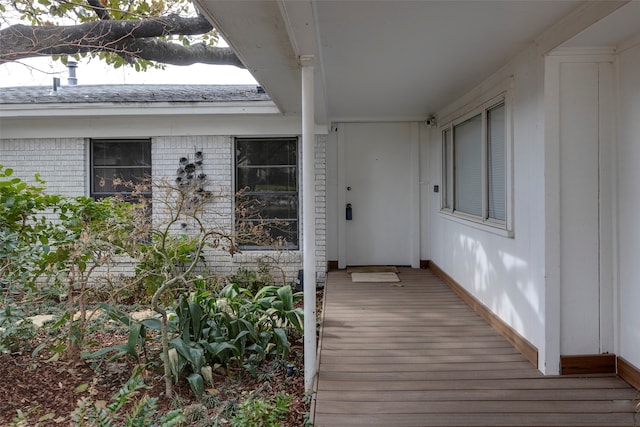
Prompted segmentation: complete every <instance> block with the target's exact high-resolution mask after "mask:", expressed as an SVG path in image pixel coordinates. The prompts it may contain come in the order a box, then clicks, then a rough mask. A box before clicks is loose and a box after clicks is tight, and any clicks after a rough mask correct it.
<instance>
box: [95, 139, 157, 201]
mask: <svg viewBox="0 0 640 427" xmlns="http://www.w3.org/2000/svg"><path fill="white" fill-rule="evenodd" d="M89 157H90V165H91V178H90V183H89V186H90V196H91V197H93V198H94V199H102V198H105V197H110V196H115V195H120V196H123V197H124V199H125V200H128V199H131V197H130V196H131V195H132V193H133V192H134V191H135V187H136V186H137V185H139V184H143V185H144V186H145V187H149V186H148V185H147V184H148V180H149V178H150V177H151V140H150V139H92V140H91V141H90V147H89ZM141 193H142V195H144V196H148V197H151V188H144V189H143V191H141ZM132 201H135V200H132Z"/></svg>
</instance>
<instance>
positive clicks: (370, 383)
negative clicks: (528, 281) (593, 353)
mask: <svg viewBox="0 0 640 427" xmlns="http://www.w3.org/2000/svg"><path fill="white" fill-rule="evenodd" d="M399 277H400V279H401V282H400V283H351V281H350V280H349V275H348V274H347V273H346V272H343V271H339V272H331V273H330V274H329V276H328V281H327V287H326V290H325V307H324V318H323V327H322V336H321V341H320V348H319V371H318V380H317V383H316V395H315V404H314V413H313V417H314V423H315V424H314V425H315V426H317V427H340V426H345V427H347V426H385V427H393V426H398V427H412V426H415V427H420V426H449V427H451V426H458V427H462V426H529V427H531V426H540V427H542V426H558V427H561V426H565V427H578V426H602V427H606V426H633V425H634V419H633V415H634V400H635V399H636V398H637V395H638V394H637V391H636V390H635V389H634V388H632V387H630V386H629V385H628V384H627V383H625V382H624V381H622V380H620V379H618V378H616V377H613V376H597V377H590V378H587V377H584V378H583V377H576V376H565V377H557V376H546V377H545V376H543V375H542V374H541V373H540V372H539V371H538V370H537V369H535V368H534V367H533V366H532V365H531V364H530V363H529V362H528V361H527V360H526V359H525V358H524V357H523V356H522V355H521V354H520V353H519V352H518V351H517V350H515V349H514V348H513V347H512V346H511V344H509V343H508V342H507V341H506V340H505V339H504V338H503V337H502V336H501V335H500V334H499V333H498V332H497V331H496V330H494V329H493V328H492V327H491V326H489V325H488V324H487V323H486V322H485V321H484V320H483V319H482V318H481V317H480V316H478V315H477V314H476V313H475V312H474V311H473V310H471V309H470V308H469V307H468V306H467V305H466V304H465V303H464V302H463V301H462V300H460V299H459V298H458V296H457V295H456V294H455V293H453V291H451V290H450V289H449V287H448V286H447V285H445V284H444V283H443V282H442V281H440V279H438V278H437V277H436V276H435V275H434V274H433V273H432V272H431V271H429V270H412V269H400V273H399Z"/></svg>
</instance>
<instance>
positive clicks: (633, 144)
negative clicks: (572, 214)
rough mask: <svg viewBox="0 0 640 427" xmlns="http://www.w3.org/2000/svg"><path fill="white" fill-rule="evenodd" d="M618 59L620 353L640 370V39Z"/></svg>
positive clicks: (618, 300)
mask: <svg viewBox="0 0 640 427" xmlns="http://www.w3.org/2000/svg"><path fill="white" fill-rule="evenodd" d="M635 42H636V43H635V46H632V47H630V48H628V49H626V50H624V51H623V52H621V53H620V54H619V55H618V64H617V65H618V83H619V87H618V108H617V110H618V126H619V127H618V132H617V134H618V146H617V168H616V170H617V189H618V191H617V193H618V194H617V199H618V204H617V208H618V227H617V232H618V268H619V272H618V285H617V286H618V298H617V304H618V309H619V313H618V316H619V322H620V325H619V328H618V340H619V341H618V345H617V349H616V352H617V354H618V355H619V356H621V357H623V358H624V359H626V360H627V361H629V362H630V363H632V364H633V365H635V366H636V367H638V368H640V279H639V278H640V185H639V184H640V167H639V166H638V165H640V37H636V39H635Z"/></svg>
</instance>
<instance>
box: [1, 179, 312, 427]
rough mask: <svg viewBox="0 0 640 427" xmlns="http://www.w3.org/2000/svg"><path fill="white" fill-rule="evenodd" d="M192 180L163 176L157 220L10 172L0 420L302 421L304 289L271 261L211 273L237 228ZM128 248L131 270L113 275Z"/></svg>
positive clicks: (136, 206)
mask: <svg viewBox="0 0 640 427" xmlns="http://www.w3.org/2000/svg"><path fill="white" fill-rule="evenodd" d="M186 181H187V182H184V181H183V182H180V183H178V182H176V183H175V184H170V183H168V182H167V181H166V180H165V181H162V182H160V183H155V184H154V187H153V188H154V201H153V202H154V212H156V213H155V214H154V215H156V214H157V213H161V215H159V216H157V217H154V221H150V216H149V211H148V201H146V200H144V199H141V201H140V203H133V204H132V203H130V200H128V201H126V202H125V201H124V200H117V199H105V200H98V201H96V200H93V199H88V198H82V197H80V198H73V199H69V198H63V197H60V196H51V195H47V194H46V193H45V191H44V183H43V182H41V181H39V180H38V179H36V185H30V184H28V183H26V182H25V181H23V180H21V179H18V178H14V177H13V174H12V171H11V170H10V169H4V168H3V167H0V221H1V222H0V273H1V275H0V291H1V292H2V301H1V303H2V306H1V307H0V371H1V372H2V373H3V385H2V386H0V424H1V425H16V426H22V425H42V426H44V425H60V424H67V425H69V424H70V425H78V426H80V425H82V426H85V425H86V426H89V425H132V426H133V425H154V424H155V425H203V426H204V425H274V426H275V425H280V426H293V425H296V426H300V425H303V424H304V422H305V421H304V416H305V412H306V408H307V406H306V404H305V399H304V396H303V379H302V375H301V373H302V366H303V361H302V339H301V338H302V325H303V322H302V310H301V308H300V306H301V304H300V299H301V294H296V293H295V292H294V291H293V289H292V287H291V286H290V285H289V284H284V283H278V285H277V286H275V285H274V283H276V282H277V281H276V280H274V279H273V278H272V277H269V271H268V269H265V267H264V266H263V267H262V268H260V269H259V270H258V271H256V272H252V271H250V270H245V271H241V272H240V273H239V274H235V275H233V276H230V277H227V278H224V277H217V276H215V275H214V274H212V273H211V272H210V269H209V268H208V266H207V265H206V263H205V262H204V257H203V256H202V255H203V253H204V251H207V250H224V251H228V252H234V251H236V250H237V247H236V242H237V241H238V239H240V238H241V236H238V235H237V234H234V233H235V229H234V228H233V227H231V229H229V228H224V227H223V228H216V229H211V228H208V225H207V224H219V222H218V221H211V216H215V215H216V213H215V198H216V197H217V195H216V194H214V193H213V192H211V191H209V190H208V189H207V188H206V186H205V185H206V180H205V179H203V177H200V178H198V179H193V180H189V179H187V180H186ZM138 190H139V189H135V188H134V189H133V191H131V192H130V195H134V196H135V194H136V191H138ZM140 193H142V191H140ZM155 195H159V197H155ZM212 206H213V208H212ZM245 231H246V229H245ZM249 231H250V232H251V233H252V235H251V236H248V237H249V238H250V239H251V241H252V242H256V241H257V240H258V239H260V238H261V235H260V232H261V231H262V228H261V227H257V228H256V229H251V230H249ZM123 258H125V259H127V260H128V262H130V263H132V264H135V268H134V269H133V270H132V272H133V274H131V275H128V276H117V275H115V274H112V273H111V270H110V268H111V266H112V265H115V263H116V262H121V261H122V259H123ZM239 277H242V280H238V278H239ZM132 303H133V304H132ZM142 309H146V311H143V315H139V314H140V313H139V312H140V311H141V310H142ZM43 313H47V314H50V315H51V318H49V321H48V323H44V325H38V326H36V325H34V324H32V322H31V321H30V320H29V319H30V318H32V316H34V315H36V314H43ZM34 320H35V319H34ZM252 423H253V424H252Z"/></svg>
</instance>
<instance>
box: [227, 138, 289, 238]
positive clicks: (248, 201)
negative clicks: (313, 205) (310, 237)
mask: <svg viewBox="0 0 640 427" xmlns="http://www.w3.org/2000/svg"><path fill="white" fill-rule="evenodd" d="M236 192H238V198H239V199H241V200H238V199H237V200H236V203H237V205H240V204H241V205H242V206H243V211H244V215H243V217H242V218H238V217H237V218H236V222H238V221H243V222H245V225H246V223H248V224H255V226H260V227H261V228H263V229H265V230H266V231H267V234H268V235H269V237H270V238H271V239H272V240H273V241H272V242H270V243H269V244H262V243H259V242H253V243H252V242H246V243H243V244H242V248H243V249H272V248H273V247H274V245H277V247H278V248H279V249H298V223H299V221H298V215H299V212H298V138H296V137H285V138H236ZM238 225H239V224H238ZM249 228H252V227H249Z"/></svg>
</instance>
